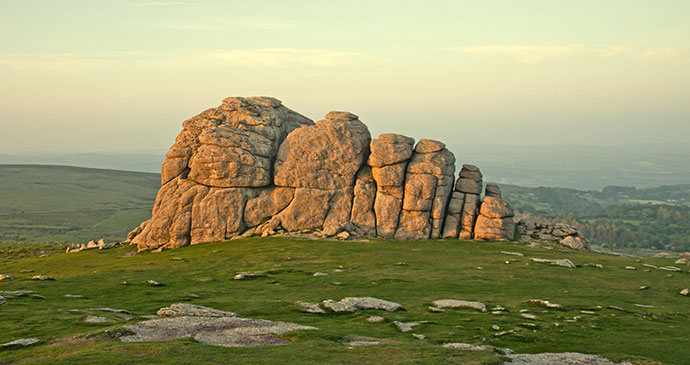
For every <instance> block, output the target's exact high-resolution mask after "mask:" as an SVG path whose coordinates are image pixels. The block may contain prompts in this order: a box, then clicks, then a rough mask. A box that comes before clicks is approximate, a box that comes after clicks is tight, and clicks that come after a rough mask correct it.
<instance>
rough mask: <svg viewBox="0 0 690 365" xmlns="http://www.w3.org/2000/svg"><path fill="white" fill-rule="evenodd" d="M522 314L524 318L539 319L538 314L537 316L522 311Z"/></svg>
mask: <svg viewBox="0 0 690 365" xmlns="http://www.w3.org/2000/svg"><path fill="white" fill-rule="evenodd" d="M520 316H522V318H527V319H537V316H535V315H534V314H529V313H520Z"/></svg>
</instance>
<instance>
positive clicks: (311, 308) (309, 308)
mask: <svg viewBox="0 0 690 365" xmlns="http://www.w3.org/2000/svg"><path fill="white" fill-rule="evenodd" d="M295 304H297V305H298V306H299V307H300V309H301V310H302V312H307V313H326V311H325V310H323V308H321V307H320V306H319V303H315V302H295Z"/></svg>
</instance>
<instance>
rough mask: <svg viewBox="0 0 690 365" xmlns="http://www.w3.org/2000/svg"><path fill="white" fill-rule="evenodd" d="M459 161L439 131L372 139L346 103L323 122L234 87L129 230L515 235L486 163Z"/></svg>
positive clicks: (147, 240)
mask: <svg viewBox="0 0 690 365" xmlns="http://www.w3.org/2000/svg"><path fill="white" fill-rule="evenodd" d="M454 172H455V157H454V156H453V154H452V153H451V152H450V151H449V150H448V149H447V148H446V146H445V145H444V144H443V143H441V142H438V141H433V140H428V139H421V140H420V141H419V142H418V143H417V144H416V145H415V141H414V139H412V138H409V137H406V136H402V135H398V134H382V135H380V136H379V137H378V138H376V139H374V140H372V139H371V136H370V133H369V130H368V129H367V127H366V125H364V124H363V123H362V122H361V121H360V120H359V117H358V116H356V115H354V114H351V113H348V112H330V113H328V114H327V115H326V117H325V119H324V120H321V121H319V122H317V123H314V122H312V121H311V120H309V119H308V118H306V117H304V116H302V115H300V114H298V113H296V112H294V111H292V110H290V109H288V108H286V107H284V106H283V105H282V104H281V102H280V101H278V100H276V99H273V98H265V97H257V98H227V99H225V100H224V101H223V103H222V104H221V105H220V106H219V107H217V108H214V109H209V110H207V111H205V112H203V113H201V114H199V115H197V116H195V117H193V118H191V119H189V120H187V121H185V122H184V123H183V130H182V132H181V133H180V134H179V135H178V137H177V139H176V141H175V144H174V145H173V146H172V147H171V148H170V151H169V152H168V154H167V155H166V160H165V162H164V163H163V166H162V171H161V183H162V187H161V188H160V190H159V192H158V195H157V197H156V201H155V203H154V207H153V212H152V217H151V219H149V220H147V221H145V222H143V223H142V224H141V225H140V226H139V227H137V228H136V229H134V230H133V231H132V232H130V234H129V235H128V240H129V241H130V242H131V243H132V244H136V245H137V246H138V248H139V250H156V249H162V248H176V247H180V246H185V245H189V244H196V243H201V242H211V241H219V240H227V239H233V238H239V237H248V236H251V235H262V236H266V235H274V234H286V235H298V234H316V235H318V236H334V235H338V237H341V238H342V237H352V236H354V237H381V238H396V239H426V238H438V237H446V238H459V239H464V240H467V239H472V238H477V239H486V240H489V239H491V240H493V239H512V238H513V237H512V235H511V234H512V232H513V231H514V229H511V228H510V226H511V224H513V223H512V209H510V206H509V205H508V204H507V203H506V202H504V201H503V200H502V198H501V194H500V190H498V187H497V186H495V185H492V184H489V185H487V188H486V197H485V198H484V201H483V203H482V200H481V198H480V196H481V192H482V183H483V182H482V174H481V172H480V171H479V169H478V168H477V167H476V166H473V165H463V168H462V170H461V171H460V174H459V177H458V179H457V182H456V183H455V184H453V180H454ZM480 206H481V209H480ZM478 217H479V218H478ZM475 226H476V227H475ZM344 232H346V233H344Z"/></svg>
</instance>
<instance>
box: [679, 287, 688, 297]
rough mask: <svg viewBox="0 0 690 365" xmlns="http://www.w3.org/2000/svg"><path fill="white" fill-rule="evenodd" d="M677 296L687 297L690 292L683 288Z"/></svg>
mask: <svg viewBox="0 0 690 365" xmlns="http://www.w3.org/2000/svg"><path fill="white" fill-rule="evenodd" d="M679 294H680V295H685V296H687V295H688V294H690V290H688V288H685V289H683V290H681V291H680V293H679Z"/></svg>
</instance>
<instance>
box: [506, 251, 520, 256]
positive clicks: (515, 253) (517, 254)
mask: <svg viewBox="0 0 690 365" xmlns="http://www.w3.org/2000/svg"><path fill="white" fill-rule="evenodd" d="M501 253H502V254H504V255H513V256H525V255H524V254H522V253H519V252H511V251H501Z"/></svg>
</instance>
